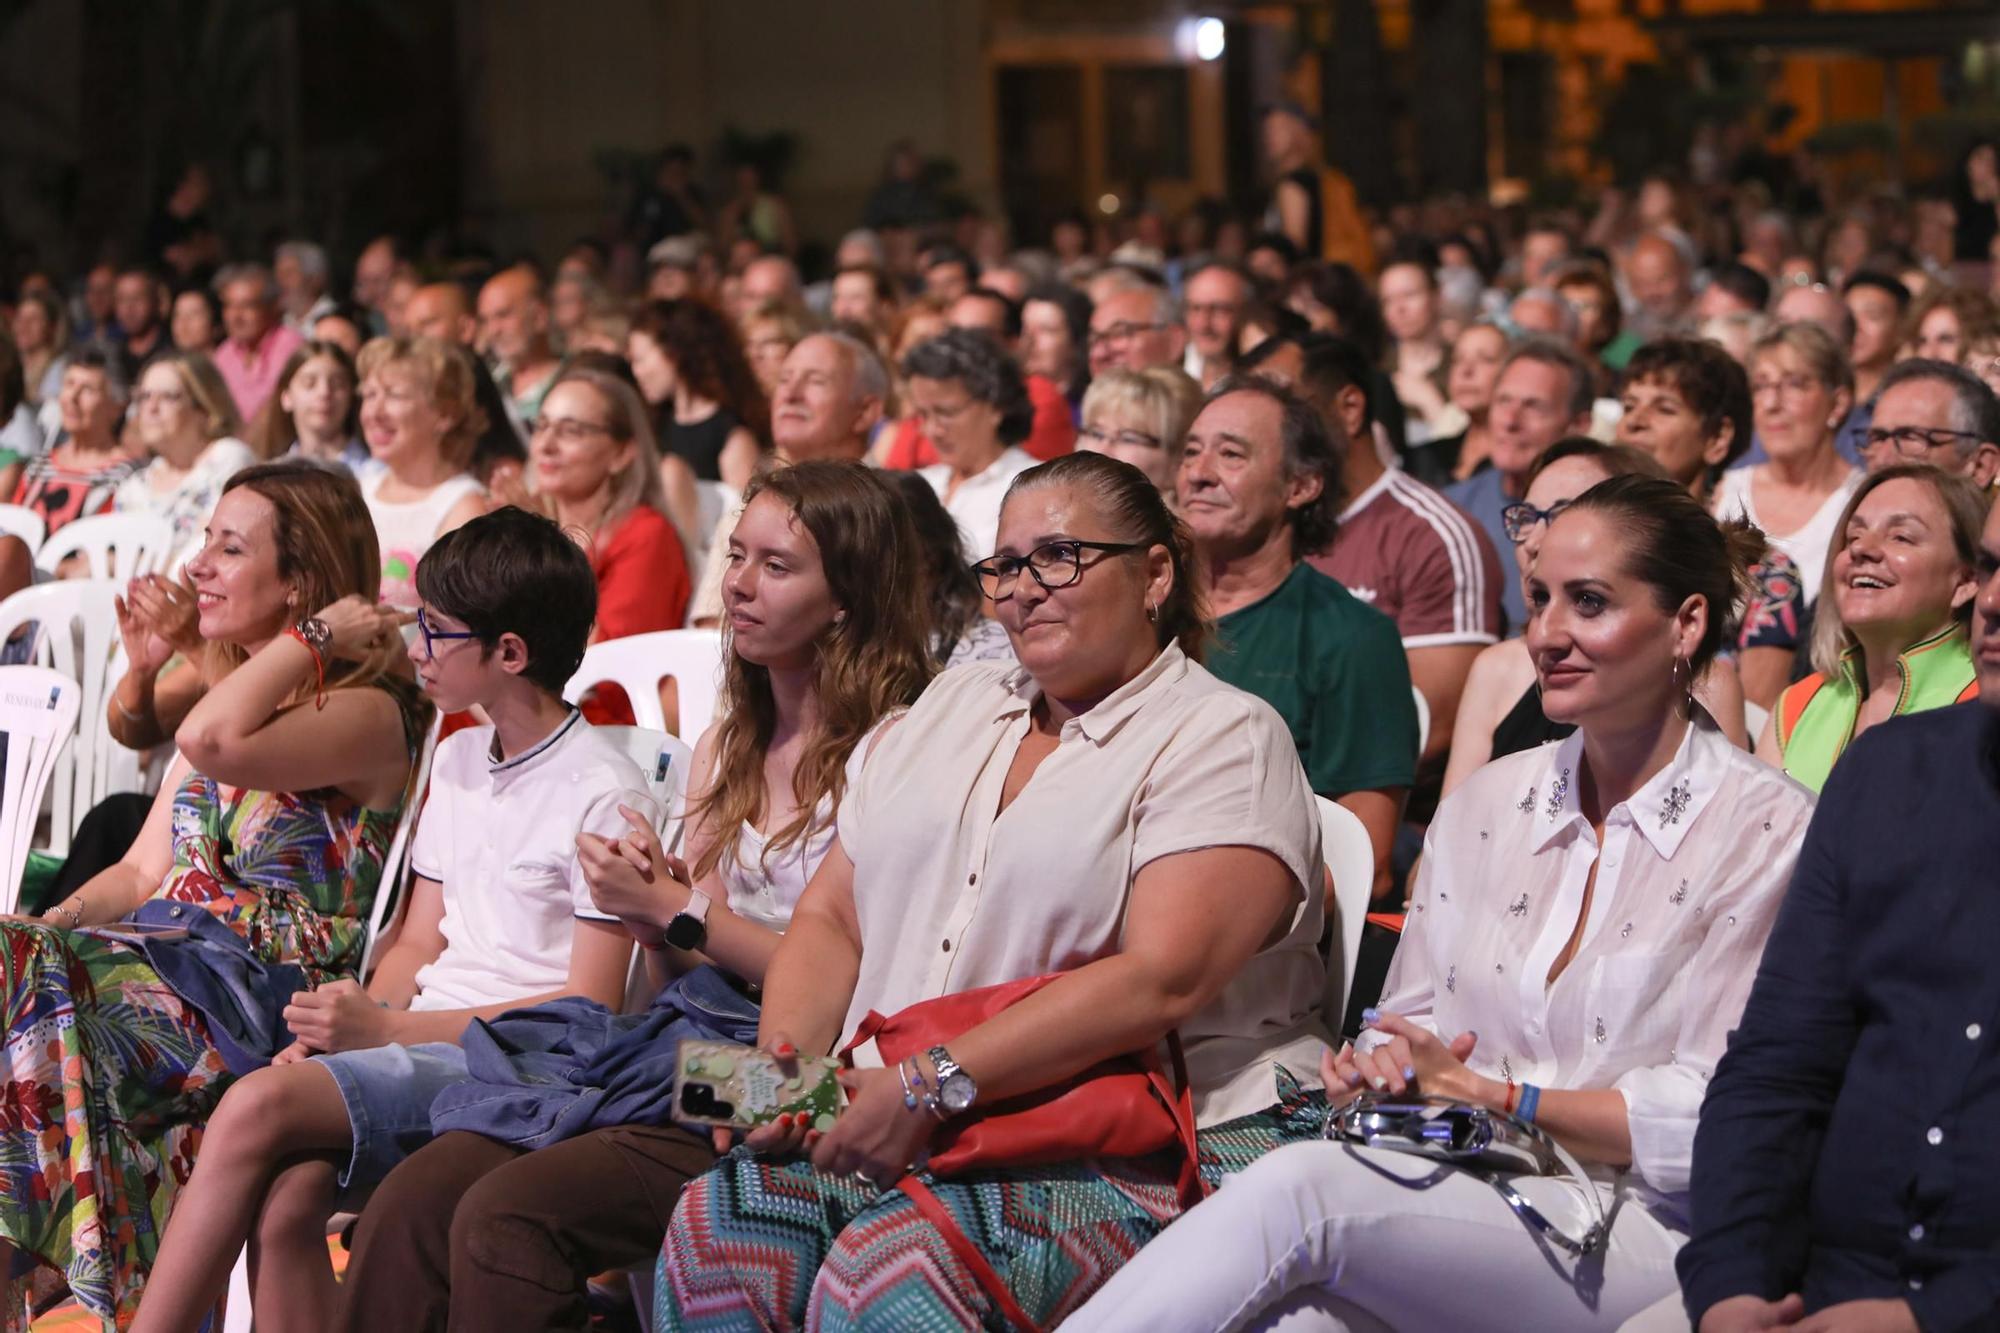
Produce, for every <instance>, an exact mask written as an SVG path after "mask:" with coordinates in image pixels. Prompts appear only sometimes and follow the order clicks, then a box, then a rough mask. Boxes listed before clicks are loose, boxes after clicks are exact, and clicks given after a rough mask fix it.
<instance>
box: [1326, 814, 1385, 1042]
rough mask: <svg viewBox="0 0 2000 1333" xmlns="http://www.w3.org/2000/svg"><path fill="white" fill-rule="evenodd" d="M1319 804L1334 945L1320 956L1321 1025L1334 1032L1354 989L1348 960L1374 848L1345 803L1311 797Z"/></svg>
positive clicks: (1371, 886)
mask: <svg viewBox="0 0 2000 1333" xmlns="http://www.w3.org/2000/svg"><path fill="white" fill-rule="evenodd" d="M1313 799H1314V800H1316V801H1318V802H1319V836H1320V843H1321V848H1320V854H1321V855H1322V856H1324V857H1325V858H1326V868H1327V871H1328V872H1329V873H1330V874H1332V876H1333V902H1334V921H1333V931H1334V934H1333V938H1334V941H1335V943H1336V944H1337V945H1338V946H1339V947H1338V948H1337V949H1336V951H1335V954H1334V956H1333V957H1330V958H1328V959H1327V960H1326V1000H1325V1005H1326V1010H1325V1014H1324V1017H1325V1019H1326V1028H1327V1031H1329V1032H1339V1031H1340V1028H1341V1023H1342V1020H1343V1019H1344V1018H1345V1016H1346V1015H1345V1010H1346V1008H1347V994H1348V992H1349V991H1351V990H1353V989H1354V964H1355V961H1356V960H1357V959H1358V958H1360V956H1361V926H1362V923H1363V921H1364V920H1365V919H1366V918H1367V916H1368V901H1369V899H1370V898H1371V897H1372V896H1373V895H1374V890H1375V848H1374V846H1373V845H1372V844H1371V843H1370V842H1369V841H1368V828H1367V826H1366V825H1365V824H1363V823H1362V822H1361V819H1360V817H1359V816H1357V815H1356V814H1355V813H1354V812H1353V811H1351V810H1349V809H1347V808H1346V807H1345V806H1342V805H1339V804H1336V803H1335V802H1333V801H1329V800H1327V799H1326V797H1324V796H1315V797H1314V798H1313Z"/></svg>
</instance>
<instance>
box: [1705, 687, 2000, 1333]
mask: <svg viewBox="0 0 2000 1333" xmlns="http://www.w3.org/2000/svg"><path fill="white" fill-rule="evenodd" d="M1744 854H1745V855H1756V849H1755V848H1745V849H1744ZM1996 944H2000V710H1995V709H1994V708H1992V707H1990V706H1988V705H1985V704H1982V703H1977V702H1974V703H1966V704H1960V705H1958V706H1956V707H1953V708H1940V709H1936V710H1934V711H1932V712H1928V713H1920V714H1915V715H1912V716H1909V717H1903V718H1897V719H1895V720H1893V721H1889V722H1885V723H1882V724H1881V725H1879V726H1876V727H1873V728H1871V729H1870V730H1869V731H1868V732H1867V733H1866V734H1864V735H1863V736H1862V737H1861V738H1860V739H1859V740H1857V741H1856V742H1855V743H1854V745H1853V746H1852V747H1851V748H1850V749H1849V750H1848V752H1847V754H1846V756H1845V757H1844V758H1843V759H1842V760H1841V763H1840V765H1839V767H1837V768H1836V769H1835V770H1834V772H1833V776H1832V778H1831V779H1830V780H1829V781H1828V782H1827V785H1826V789H1825V791H1824V792H1823V793H1822V794H1821V796H1820V803H1819V808H1818V809H1817V811H1816V812H1815V813H1814V816H1813V821H1812V826H1811V827H1810V829H1808V830H1807V833H1806V841H1805V847H1804V850H1803V851H1802V852H1801V853H1800V856H1799V863H1798V868H1797V870H1796V871H1795V872H1794V874H1793V877H1792V884H1791V888H1790V890H1789V891H1788V893H1787V894H1786V898H1785V903H1784V906H1783V908H1782V909H1780V911H1779V914H1778V920H1777V924H1776V925H1775V926H1774V927H1773V928H1772V930H1771V939H1770V942H1769V944H1767V945H1766V946H1765V950H1764V960H1763V963H1762V965H1761V966H1760V967H1759V969H1758V973H1757V981H1756V984H1755V985H1754V986H1753V987H1752V989H1751V992H1750V999H1749V1003H1748V1004H1747V1006H1746V1007H1745V1008H1744V1011H1743V1020H1742V1023H1741V1025H1740V1026H1739V1027H1738V1028H1737V1030H1736V1032H1735V1033H1734V1035H1733V1036H1732V1037H1731V1038H1730V1043H1729V1050H1728V1052H1727V1053H1726V1054H1725V1055H1724V1056H1723V1058H1722V1060H1721V1062H1720V1063H1719V1064H1718V1065H1717V1067H1716V1071H1715V1077H1714V1078H1713V1080H1712V1081H1711V1082H1710V1084H1709V1089H1708V1097H1707V1099H1706V1101H1705V1102H1704V1103H1703V1105H1702V1112H1701V1125H1700V1128H1699V1129H1698V1130H1697V1132H1696V1134H1695V1146H1694V1181H1693V1188H1692V1200H1691V1205H1692V1221H1693V1228H1692V1230H1693V1239H1691V1240H1690V1241H1689V1242H1688V1245H1687V1247H1686V1248H1685V1249H1684V1250H1682V1252H1681V1255H1680V1260H1679V1269H1680V1277H1681V1286H1682V1290H1683V1293H1684V1294H1685V1296H1686V1299H1687V1307H1688V1312H1689V1314H1690V1315H1691V1316H1692V1317H1693V1318H1694V1320H1695V1321H1696V1322H1697V1323H1699V1322H1700V1319H1701V1315H1702V1313H1703V1312H1704V1311H1706V1310H1707V1309H1708V1308H1709V1307H1710V1306H1711V1305H1714V1304H1715V1303H1716V1302H1718V1301H1721V1300H1724V1299H1727V1298H1728V1297H1731V1296H1740V1295H1755V1296H1761V1297H1763V1298H1765V1299H1767V1300H1775V1299H1777V1298H1779V1297H1781V1296H1783V1295H1785V1294H1786V1293H1788V1292H1792V1291H1799V1292H1802V1293H1803V1295H1804V1297H1805V1302H1806V1308H1807V1309H1808V1310H1818V1309H1822V1308H1824V1307H1826V1306H1828V1305H1834V1304H1838V1303H1840V1302H1843V1301H1852V1300H1862V1299H1874V1298H1901V1299H1904V1300H1907V1301H1908V1302H1909V1304H1910V1307H1911V1309H1912V1310H1913V1311H1914V1312H1915V1314H1916V1317H1917V1322H1918V1324H1919V1325H1920V1326H1921V1327H1922V1328H1923V1329H1924V1330H1925V1331H1926V1333H1942V1331H1943V1330H1946V1329H1993V1328H2000V961H1996Z"/></svg>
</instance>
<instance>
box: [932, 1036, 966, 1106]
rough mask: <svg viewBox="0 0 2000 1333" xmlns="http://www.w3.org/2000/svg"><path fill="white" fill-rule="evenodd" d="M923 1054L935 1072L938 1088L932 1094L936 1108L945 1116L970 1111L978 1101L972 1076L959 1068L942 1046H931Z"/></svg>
mask: <svg viewBox="0 0 2000 1333" xmlns="http://www.w3.org/2000/svg"><path fill="white" fill-rule="evenodd" d="M925 1054H926V1055H928V1056H930V1059H931V1065H932V1067H933V1068H935V1069H936V1070H937V1076H938V1087H937V1092H936V1093H935V1094H934V1096H935V1098H936V1102H937V1108H938V1109H939V1110H941V1111H942V1112H944V1114H946V1115H964V1114H965V1113H966V1112H967V1111H970V1110H971V1109H972V1104H973V1103H974V1102H975V1101H978V1100H979V1085H978V1084H977V1083H974V1082H973V1081H972V1075H970V1074H968V1073H966V1072H965V1071H964V1070H963V1069H961V1068H959V1064H958V1061H956V1060H954V1059H952V1058H951V1052H950V1051H947V1050H946V1049H945V1048H944V1047H942V1046H933V1047H931V1048H930V1050H928V1051H926V1052H925Z"/></svg>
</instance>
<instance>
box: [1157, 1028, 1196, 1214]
mask: <svg viewBox="0 0 2000 1333" xmlns="http://www.w3.org/2000/svg"><path fill="white" fill-rule="evenodd" d="M1167 1054H1168V1056H1169V1057H1170V1058H1171V1059H1172V1061H1173V1072H1174V1082H1173V1083H1169V1082H1168V1081H1167V1078H1166V1075H1165V1074H1163V1073H1161V1072H1160V1070H1159V1069H1158V1068H1155V1067H1153V1062H1152V1061H1150V1060H1149V1061H1147V1066H1148V1067H1147V1070H1146V1077H1147V1078H1148V1079H1149V1080H1151V1082H1152V1084H1153V1091H1154V1092H1155V1093H1157V1094H1158V1095H1159V1098H1160V1100H1161V1101H1163V1102H1165V1103H1166V1104H1167V1110H1168V1111H1169V1112H1171V1113H1172V1114H1173V1117H1174V1138H1175V1139H1177V1140H1178V1141H1179V1143H1180V1146H1181V1171H1180V1177H1179V1178H1178V1179H1177V1180H1176V1181H1175V1182H1174V1186H1175V1188H1176V1189H1177V1190H1178V1191H1179V1193H1180V1201H1181V1207H1182V1209H1184V1210H1185V1209H1188V1208H1192V1207H1194V1206H1195V1205H1196V1204H1198V1203H1200V1202H1201V1201H1202V1200H1203V1199H1204V1198H1206V1197H1208V1187H1207V1186H1206V1185H1205V1184H1203V1183H1202V1179H1201V1144H1200V1142H1199V1141H1198V1140H1197V1139H1196V1138H1195V1123H1194V1082H1193V1080H1191V1079H1190V1078H1189V1077H1188V1069H1187V1051H1186V1050H1185V1049H1183V1048H1182V1046H1181V1034H1180V1032H1179V1030H1178V1029H1176V1030H1175V1031H1172V1032H1169V1033H1167ZM1175 1084H1178V1085H1179V1087H1178V1088H1176V1087H1175Z"/></svg>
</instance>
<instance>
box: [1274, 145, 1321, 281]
mask: <svg viewBox="0 0 2000 1333" xmlns="http://www.w3.org/2000/svg"><path fill="white" fill-rule="evenodd" d="M1286 181H1290V182H1291V183H1292V184H1294V185H1296V186H1298V187H1299V188H1300V189H1301V190H1304V191H1305V192H1306V202H1307V207H1308V208H1309V209H1310V210H1311V211H1310V212H1308V213H1307V214H1306V243H1305V244H1304V245H1302V246H1300V247H1299V254H1300V256H1301V257H1302V258H1305V259H1324V258H1325V257H1326V206H1325V204H1324V203H1322V202H1321V200H1320V188H1319V168H1317V167H1300V168H1299V169H1298V170H1297V171H1288V172H1286V173H1285V174H1284V175H1282V176H1280V177H1278V182H1279V184H1280V185H1282V184H1283V183H1284V182H1286ZM1284 217H1285V215H1284V210H1283V209H1281V208H1279V207H1278V186H1277V185H1273V186H1272V187H1271V206H1270V207H1269V208H1267V209H1265V210H1264V230H1266V231H1276V232H1282V231H1284V229H1285V228H1284Z"/></svg>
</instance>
